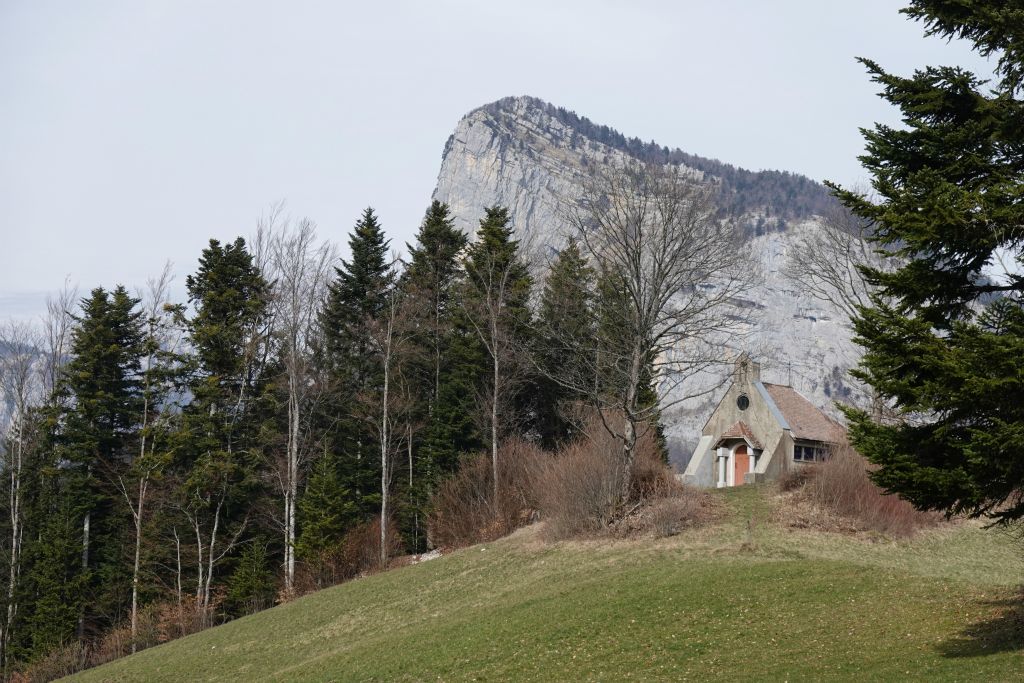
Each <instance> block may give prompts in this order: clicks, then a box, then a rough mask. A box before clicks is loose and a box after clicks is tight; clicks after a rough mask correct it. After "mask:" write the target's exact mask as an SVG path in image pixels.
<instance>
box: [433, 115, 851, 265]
mask: <svg viewBox="0 0 1024 683" xmlns="http://www.w3.org/2000/svg"><path fill="white" fill-rule="evenodd" d="M616 158H619V159H621V158H633V159H639V160H641V161H644V162H647V163H654V164H675V165H680V166H684V167H687V168H689V169H692V170H693V171H694V172H695V173H696V174H697V175H698V176H699V177H702V178H705V179H708V180H712V181H714V182H716V183H717V184H718V185H719V194H718V201H719V204H720V206H721V211H722V213H723V214H726V215H730V216H732V217H734V218H738V219H740V220H742V221H743V222H744V224H745V225H746V226H747V229H748V232H749V234H750V235H752V236H753V235H757V234H764V233H765V232H768V231H770V230H773V229H774V230H779V229H780V228H781V229H783V230H784V229H785V227H786V226H787V225H789V224H790V223H792V222H794V221H801V220H807V219H809V218H811V217H813V216H814V215H817V214H822V213H824V212H825V211H827V210H828V209H829V208H830V207H832V206H834V205H835V202H834V200H833V199H832V197H831V195H830V194H829V191H828V190H827V189H826V188H825V187H824V186H823V185H821V184H820V183H817V182H815V181H813V180H811V179H810V178H807V177H806V176H801V175H796V174H793V173H787V172H785V171H748V170H745V169H742V168H737V167H735V166H732V165H729V164H726V163H723V162H721V161H718V160H715V159H706V158H703V157H699V156H696V155H693V154H688V153H686V152H683V151H681V150H679V149H671V150H670V149H669V148H668V147H663V146H660V145H658V144H657V143H655V142H643V141H641V140H640V139H639V138H627V137H626V136H625V135H623V134H622V133H619V132H618V131H616V130H614V129H612V128H609V127H608V126H602V125H598V124H596V123H593V122H592V121H590V119H588V118H586V117H581V116H579V115H577V114H576V113H575V112H572V111H569V110H567V109H563V108H561V107H556V106H554V105H552V104H549V103H547V102H544V101H543V100H539V99H537V98H535V97H505V98H503V99H500V100H498V101H496V102H492V103H490V104H486V105H484V106H482V107H478V108H477V109H474V110H473V111H471V112H469V113H468V114H466V115H465V116H464V117H463V118H462V120H461V121H459V123H458V125H457V126H456V128H455V132H454V133H453V134H452V135H451V136H450V137H449V138H448V141H447V143H446V144H445V147H444V155H443V157H442V162H441V171H440V173H439V174H438V178H437V188H436V189H435V190H434V199H438V200H440V201H443V202H446V203H448V204H449V205H450V206H451V208H452V212H453V213H454V214H455V215H456V216H457V219H456V220H457V224H458V225H459V227H460V228H461V229H462V230H464V231H465V232H467V233H470V234H471V233H472V232H473V231H474V230H475V228H476V219H475V218H474V217H476V216H481V215H483V209H484V207H486V206H491V205H493V204H501V205H503V206H507V207H508V208H509V209H510V212H511V213H512V216H513V221H514V224H515V228H516V231H517V232H518V233H519V234H520V235H523V236H526V235H535V236H536V237H537V238H538V239H539V241H540V242H541V243H546V244H549V245H551V246H556V245H557V244H558V243H559V242H560V241H561V237H562V234H561V233H562V232H563V228H564V225H563V224H564V221H563V220H562V219H561V217H560V208H559V207H560V206H561V205H562V204H563V202H564V201H565V200H571V199H573V198H575V197H576V196H578V194H579V190H580V186H581V183H582V182H583V180H584V178H586V177H587V176H588V175H590V173H591V169H592V168H593V167H594V166H595V165H599V164H602V163H606V162H608V161H610V160H614V159H616Z"/></svg>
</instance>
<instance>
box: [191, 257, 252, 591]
mask: <svg viewBox="0 0 1024 683" xmlns="http://www.w3.org/2000/svg"><path fill="white" fill-rule="evenodd" d="M185 285H186V287H187V289H188V295H189V302H190V303H191V304H192V306H193V307H194V309H195V313H194V315H193V317H192V318H191V319H190V320H188V321H187V329H188V333H189V339H190V341H191V343H192V347H193V349H194V353H193V355H192V357H191V358H190V359H189V364H190V368H189V369H190V375H191V376H190V378H189V382H188V388H189V391H190V392H191V394H192V400H191V402H190V403H189V405H188V406H187V408H186V409H185V410H184V412H183V415H182V429H181V432H180V434H179V439H178V443H176V444H175V446H176V448H175V450H176V452H177V462H176V469H177V473H178V476H179V480H180V484H181V487H180V493H179V501H178V505H179V507H180V509H181V512H182V514H183V515H184V516H185V517H186V518H187V524H188V527H190V529H191V534H192V536H193V540H194V541H195V543H196V560H197V567H196V574H197V576H198V581H197V584H198V585H197V587H196V598H197V600H198V602H199V604H200V605H201V606H208V605H210V599H211V596H212V594H213V588H214V586H215V585H216V584H217V582H219V581H220V580H221V579H222V577H217V576H216V569H217V563H218V562H219V561H220V560H222V559H224V558H225V557H226V555H227V554H228V553H229V552H230V551H231V549H232V546H233V545H234V544H235V543H236V542H237V541H238V540H239V538H240V535H241V534H242V533H243V531H244V528H245V527H246V525H247V524H248V516H249V512H250V509H251V505H252V501H253V498H254V496H255V494H256V492H257V491H258V490H259V482H258V478H257V476H256V475H257V470H258V467H259V448H258V435H259V428H260V419H261V410H262V408H261V402H262V401H264V400H265V396H264V390H265V388H266V385H267V374H268V373H267V371H266V370H267V368H266V362H267V361H266V359H267V358H268V356H269V352H268V349H267V344H268V341H269V330H268V325H269V320H268V318H269V316H268V304H269V299H268V297H269V286H268V284H267V282H266V280H265V279H264V277H263V274H262V273H261V272H260V269H259V268H258V267H257V265H256V263H255V262H254V260H253V256H252V254H251V253H250V252H249V250H248V248H247V246H246V244H245V240H243V239H242V238H240V237H239V238H238V239H236V240H235V241H234V242H231V243H229V244H224V245H222V244H221V243H220V242H218V241H217V240H210V245H209V246H208V247H207V248H206V249H204V250H203V253H202V256H201V257H200V259H199V268H198V270H197V271H196V272H195V273H194V274H193V275H189V276H188V278H187V279H186V281H185Z"/></svg>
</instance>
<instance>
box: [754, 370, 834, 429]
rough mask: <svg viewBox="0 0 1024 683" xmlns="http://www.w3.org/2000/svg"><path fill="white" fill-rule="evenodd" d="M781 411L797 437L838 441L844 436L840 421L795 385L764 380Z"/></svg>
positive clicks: (769, 393) (766, 387)
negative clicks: (820, 408)
mask: <svg viewBox="0 0 1024 683" xmlns="http://www.w3.org/2000/svg"><path fill="white" fill-rule="evenodd" d="M763 384H764V387H765V389H767V390H768V395H769V396H771V397H772V400H773V401H774V402H775V405H776V406H777V407H778V409H779V412H780V413H782V416H783V417H784V418H785V419H786V422H788V423H789V429H790V433H791V434H792V435H793V438H795V439H807V440H809V441H824V442H826V443H836V442H838V441H840V440H842V438H843V434H844V431H845V430H844V429H843V428H842V426H840V425H839V423H838V422H836V421H835V420H833V419H832V418H830V417H828V416H827V415H825V413H823V412H821V411H820V410H819V409H818V408H817V407H815V405H814V404H813V403H811V402H810V401H808V400H807V399H806V398H804V397H803V395H801V394H800V392H798V391H797V390H796V389H794V388H793V387H789V386H786V385H784V384H768V383H767V382H764V383H763Z"/></svg>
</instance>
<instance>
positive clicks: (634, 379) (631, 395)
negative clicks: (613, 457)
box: [619, 347, 644, 505]
mask: <svg viewBox="0 0 1024 683" xmlns="http://www.w3.org/2000/svg"><path fill="white" fill-rule="evenodd" d="M643 357H644V353H643V350H642V349H640V348H639V347H635V348H634V349H633V357H632V359H631V360H630V369H629V376H630V382H629V388H628V389H627V390H626V401H625V405H624V406H623V413H624V414H623V416H622V417H623V422H624V424H623V426H622V427H623V428H622V489H621V491H620V492H619V502H620V503H621V504H623V505H625V503H626V501H627V500H629V493H630V488H631V485H632V481H631V479H632V477H633V458H634V457H635V455H636V419H637V418H636V401H637V397H638V396H639V395H640V382H641V380H642V374H643Z"/></svg>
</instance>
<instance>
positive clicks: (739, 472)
mask: <svg viewBox="0 0 1024 683" xmlns="http://www.w3.org/2000/svg"><path fill="white" fill-rule="evenodd" d="M732 467H733V470H732V473H733V485H734V486H742V485H743V475H744V474H746V473H747V472H749V471H750V456H749V455H748V454H747V447H746V446H738V447H737V448H736V452H735V453H734V454H733V458H732Z"/></svg>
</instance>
